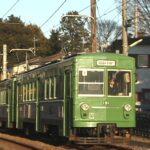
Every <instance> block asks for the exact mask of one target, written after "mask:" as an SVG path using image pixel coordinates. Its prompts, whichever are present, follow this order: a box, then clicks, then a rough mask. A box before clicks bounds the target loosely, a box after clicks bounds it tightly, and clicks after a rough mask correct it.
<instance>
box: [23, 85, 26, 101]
mask: <svg viewBox="0 0 150 150" xmlns="http://www.w3.org/2000/svg"><path fill="white" fill-rule="evenodd" d="M25 100H26V86H25V84H24V85H23V101H25Z"/></svg>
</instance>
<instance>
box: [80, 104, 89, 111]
mask: <svg viewBox="0 0 150 150" xmlns="http://www.w3.org/2000/svg"><path fill="white" fill-rule="evenodd" d="M89 108H90V106H89V105H88V104H85V103H84V104H81V109H82V110H84V111H87V110H89Z"/></svg>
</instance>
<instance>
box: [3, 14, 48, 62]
mask: <svg viewBox="0 0 150 150" xmlns="http://www.w3.org/2000/svg"><path fill="white" fill-rule="evenodd" d="M34 38H36V39H38V41H36V47H37V48H38V52H37V54H43V55H44V54H45V53H46V52H47V51H48V50H49V43H48V40H47V39H46V38H45V37H44V35H43V33H42V31H41V30H40V28H39V27H38V26H36V25H32V24H30V25H25V23H23V22H22V20H21V19H20V18H19V17H15V16H14V15H11V16H9V17H8V18H7V19H5V20H2V19H1V22H0V53H2V49H3V48H2V46H3V44H7V47H8V51H9V50H11V49H18V48H19V49H28V48H31V47H34V41H33V40H34ZM16 55H17V56H18V58H19V59H18V60H19V61H24V60H25V55H24V54H23V55H22V53H21V54H20V53H19V52H17V54H16V53H8V61H9V63H8V64H13V63H17V62H18V60H17V59H16V58H17V57H16ZM30 57H33V56H32V55H31V56H30Z"/></svg>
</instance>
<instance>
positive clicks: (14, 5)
mask: <svg viewBox="0 0 150 150" xmlns="http://www.w3.org/2000/svg"><path fill="white" fill-rule="evenodd" d="M19 1H20V0H17V1H16V2H15V3H14V4H13V5H12V6H11V7H10V8H9V9H8V10H7V11H6V13H5V14H4V15H3V16H2V18H4V17H5V16H6V15H7V14H8V13H9V12H10V11H11V10H12V9H13V8H14V7H15V6H16V4H17V3H18V2H19Z"/></svg>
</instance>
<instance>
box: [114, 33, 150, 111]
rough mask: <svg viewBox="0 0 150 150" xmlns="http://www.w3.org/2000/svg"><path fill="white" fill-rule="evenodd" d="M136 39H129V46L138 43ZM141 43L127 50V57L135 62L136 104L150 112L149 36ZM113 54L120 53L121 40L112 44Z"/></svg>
mask: <svg viewBox="0 0 150 150" xmlns="http://www.w3.org/2000/svg"><path fill="white" fill-rule="evenodd" d="M138 40H139V38H137V39H129V41H128V42H129V45H130V44H132V43H134V42H135V41H138ZM142 40H143V41H142V42H141V43H139V44H137V45H135V46H134V47H130V48H129V52H128V55H129V56H131V57H134V58H135V60H136V68H137V69H136V72H137V81H136V92H137V103H138V102H140V103H141V104H142V105H141V106H142V109H145V110H150V36H148V37H143V38H142ZM112 49H113V52H114V50H115V51H118V52H119V53H122V51H121V49H122V40H117V41H115V42H114V43H113V44H112Z"/></svg>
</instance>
